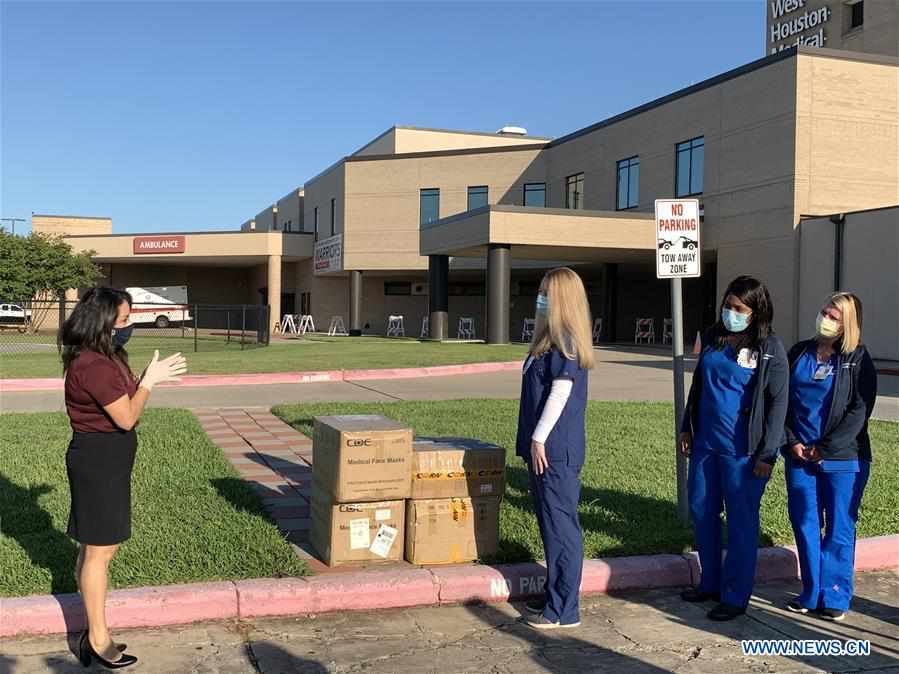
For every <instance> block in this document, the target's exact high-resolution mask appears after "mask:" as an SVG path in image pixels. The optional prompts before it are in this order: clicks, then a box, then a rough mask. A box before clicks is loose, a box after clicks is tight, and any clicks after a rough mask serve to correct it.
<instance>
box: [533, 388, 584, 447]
mask: <svg viewBox="0 0 899 674" xmlns="http://www.w3.org/2000/svg"><path fill="white" fill-rule="evenodd" d="M573 386H574V382H573V381H571V380H570V379H554V380H553V385H552V388H551V389H550V390H549V396H548V397H547V399H546V404H545V405H544V406H543V413H542V414H541V415H540V421H538V422H537V427H536V428H535V429H534V434H533V435H532V436H531V440H536V441H537V442H539V443H540V444H543V443H545V442H546V438H548V437H549V434H550V433H551V432H552V430H553V428H554V427H555V425H556V422H557V421H559V417H560V416H562V410H564V409H565V403H567V402H568V398H569V396H571V388H572V387H573Z"/></svg>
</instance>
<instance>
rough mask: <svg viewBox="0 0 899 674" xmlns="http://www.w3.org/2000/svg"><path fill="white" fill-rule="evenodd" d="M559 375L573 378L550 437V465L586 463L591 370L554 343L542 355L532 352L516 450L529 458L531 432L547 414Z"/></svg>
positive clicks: (524, 376)
mask: <svg viewBox="0 0 899 674" xmlns="http://www.w3.org/2000/svg"><path fill="white" fill-rule="evenodd" d="M555 379H571V380H572V382H573V383H572V387H571V395H570V396H569V398H568V401H567V402H566V403H565V407H564V409H563V410H562V415H561V416H560V417H559V420H558V421H557V422H556V425H555V426H554V427H553V429H552V431H551V432H550V434H549V437H547V438H546V443H545V445H544V446H545V447H546V458H547V459H548V461H549V463H550V465H551V464H552V463H553V462H554V461H556V462H560V461H565V463H566V464H567V465H569V466H576V467H580V466H583V465H584V453H585V447H586V430H585V420H584V416H585V414H586V411H587V370H585V369H584V368H582V367H581V366H580V363H579V362H578V361H577V360H569V359H568V358H566V357H565V356H564V354H563V353H562V352H561V351H559V349H558V348H556V347H555V346H553V347H552V348H551V349H550V350H549V351H547V352H546V353H544V354H543V355H542V356H540V357H539V358H531V357H530V356H528V358H527V360H525V362H524V367H523V373H522V377H521V402H520V403H519V407H518V437H517V439H516V442H515V453H516V454H517V455H518V456H520V457H521V458H523V459H524V460H525V461H529V460H530V458H531V436H533V435H534V429H535V428H537V422H538V421H540V415H541V414H543V407H544V406H545V405H546V400H547V398H548V397H549V393H550V389H552V383H553V380H555Z"/></svg>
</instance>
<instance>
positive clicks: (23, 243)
mask: <svg viewBox="0 0 899 674" xmlns="http://www.w3.org/2000/svg"><path fill="white" fill-rule="evenodd" d="M93 254H94V253H93V251H86V252H83V253H74V252H73V251H72V247H71V246H70V245H69V244H67V243H66V242H65V241H63V239H62V237H59V236H52V235H48V234H42V233H38V234H35V233H34V232H32V233H31V234H30V235H29V236H14V235H13V234H10V233H9V232H6V231H5V230H0V300H2V301H4V302H22V303H30V304H31V306H32V328H33V329H37V328H38V327H39V326H40V325H41V323H43V321H44V318H46V316H47V314H48V313H49V312H50V311H51V310H52V309H54V308H55V307H56V300H57V299H58V298H59V297H60V296H62V295H64V294H65V292H66V290H68V289H69V288H85V287H89V286H92V285H94V283H96V282H97V279H99V278H100V277H101V276H102V273H101V272H100V268H99V267H97V265H95V264H94V263H93V262H92V261H91V256H92V255H93Z"/></svg>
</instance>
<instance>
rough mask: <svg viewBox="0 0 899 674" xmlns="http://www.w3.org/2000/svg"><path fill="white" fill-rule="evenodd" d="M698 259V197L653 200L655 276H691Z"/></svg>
mask: <svg viewBox="0 0 899 674" xmlns="http://www.w3.org/2000/svg"><path fill="white" fill-rule="evenodd" d="M699 258H700V238H699V200H698V199H656V278H695V277H697V276H699V275H700V273H701V270H702V265H701V264H700V259H699Z"/></svg>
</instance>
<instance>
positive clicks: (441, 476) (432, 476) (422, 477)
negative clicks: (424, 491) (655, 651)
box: [415, 470, 505, 480]
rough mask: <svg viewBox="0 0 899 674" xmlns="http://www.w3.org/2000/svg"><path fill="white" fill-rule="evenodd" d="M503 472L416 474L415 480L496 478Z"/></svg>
mask: <svg viewBox="0 0 899 674" xmlns="http://www.w3.org/2000/svg"><path fill="white" fill-rule="evenodd" d="M504 473H505V471H502V470H479V471H478V472H477V473H475V472H474V471H461V472H460V471H456V472H452V471H451V472H448V473H416V474H415V479H416V480H461V479H463V478H471V477H496V476H498V475H503V474H504Z"/></svg>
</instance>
